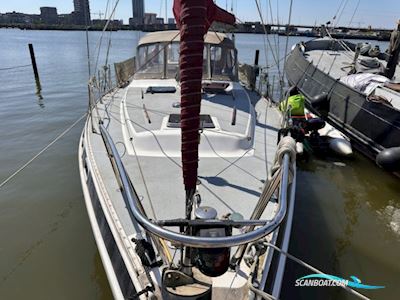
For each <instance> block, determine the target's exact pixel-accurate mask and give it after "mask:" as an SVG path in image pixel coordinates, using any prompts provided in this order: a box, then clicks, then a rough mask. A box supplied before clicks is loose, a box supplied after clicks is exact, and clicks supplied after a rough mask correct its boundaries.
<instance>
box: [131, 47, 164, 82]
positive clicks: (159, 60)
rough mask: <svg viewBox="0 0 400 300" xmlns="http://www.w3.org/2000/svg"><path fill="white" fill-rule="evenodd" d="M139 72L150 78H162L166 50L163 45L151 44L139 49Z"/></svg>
mask: <svg viewBox="0 0 400 300" xmlns="http://www.w3.org/2000/svg"><path fill="white" fill-rule="evenodd" d="M137 58H138V63H139V66H138V71H137V73H140V74H145V75H146V77H149V78H161V77H162V74H163V72H164V48H163V45H162V44H159V43H157V44H150V45H145V46H142V47H139V49H138V55H137Z"/></svg>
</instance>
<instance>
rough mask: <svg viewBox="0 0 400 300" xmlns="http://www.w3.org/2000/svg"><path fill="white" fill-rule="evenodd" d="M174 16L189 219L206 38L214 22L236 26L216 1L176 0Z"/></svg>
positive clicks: (182, 151)
mask: <svg viewBox="0 0 400 300" xmlns="http://www.w3.org/2000/svg"><path fill="white" fill-rule="evenodd" d="M174 15H175V19H176V23H177V26H178V28H179V30H180V35H181V37H180V59H179V67H180V81H181V130H182V137H181V153H182V169H183V181H184V185H185V191H186V217H187V218H190V213H191V208H190V207H189V206H190V201H191V199H192V197H193V195H194V194H195V192H196V183H197V168H198V160H199V141H200V135H199V130H200V103H201V89H202V87H201V83H202V76H203V49H204V35H205V34H206V33H207V31H208V29H209V27H210V26H211V24H212V22H213V21H220V22H223V23H226V24H231V25H233V24H234V23H235V16H234V15H232V14H230V13H228V12H226V11H225V10H223V9H221V8H219V7H218V6H216V5H215V4H214V2H213V1H212V0H174Z"/></svg>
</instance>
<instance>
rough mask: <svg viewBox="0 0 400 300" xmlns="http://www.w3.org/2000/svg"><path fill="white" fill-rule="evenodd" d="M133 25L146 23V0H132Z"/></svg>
mask: <svg viewBox="0 0 400 300" xmlns="http://www.w3.org/2000/svg"><path fill="white" fill-rule="evenodd" d="M132 11H133V15H132V24H131V25H142V24H143V22H144V0H132Z"/></svg>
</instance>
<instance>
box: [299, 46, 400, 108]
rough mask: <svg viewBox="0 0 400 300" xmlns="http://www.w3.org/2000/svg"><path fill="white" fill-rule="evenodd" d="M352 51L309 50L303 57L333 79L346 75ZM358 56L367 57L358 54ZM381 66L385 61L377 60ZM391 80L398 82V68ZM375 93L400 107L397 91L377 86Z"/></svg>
mask: <svg viewBox="0 0 400 300" xmlns="http://www.w3.org/2000/svg"><path fill="white" fill-rule="evenodd" d="M353 55H354V53H352V54H351V53H349V52H347V51H332V50H311V51H307V52H306V53H305V57H306V59H307V60H308V61H309V62H312V63H313V64H314V66H316V67H318V68H319V69H320V70H321V71H322V72H324V73H326V74H328V75H330V76H331V77H333V78H334V79H337V80H339V79H340V78H342V77H344V76H347V75H348V73H349V71H350V68H349V66H350V65H351V64H352V62H353V59H354V57H353ZM360 58H369V59H371V58H370V57H366V56H363V55H360ZM379 62H380V63H382V65H383V66H386V61H384V60H379ZM393 81H395V82H400V68H399V67H398V68H397V69H396V72H395V75H394V78H393ZM375 94H376V95H379V96H383V97H384V98H385V99H387V100H388V101H389V102H390V103H391V104H392V105H393V106H394V107H396V108H397V109H400V97H399V93H397V92H395V91H393V90H391V89H389V88H386V87H378V88H377V89H376V90H375Z"/></svg>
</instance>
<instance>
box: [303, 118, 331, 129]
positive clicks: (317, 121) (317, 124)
mask: <svg viewBox="0 0 400 300" xmlns="http://www.w3.org/2000/svg"><path fill="white" fill-rule="evenodd" d="M325 125H326V124H325V121H324V120H322V119H321V118H312V119H308V120H307V121H306V122H305V123H304V130H305V131H306V132H314V131H318V130H320V129H322V128H324V127H325Z"/></svg>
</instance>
